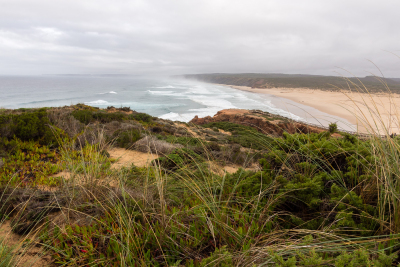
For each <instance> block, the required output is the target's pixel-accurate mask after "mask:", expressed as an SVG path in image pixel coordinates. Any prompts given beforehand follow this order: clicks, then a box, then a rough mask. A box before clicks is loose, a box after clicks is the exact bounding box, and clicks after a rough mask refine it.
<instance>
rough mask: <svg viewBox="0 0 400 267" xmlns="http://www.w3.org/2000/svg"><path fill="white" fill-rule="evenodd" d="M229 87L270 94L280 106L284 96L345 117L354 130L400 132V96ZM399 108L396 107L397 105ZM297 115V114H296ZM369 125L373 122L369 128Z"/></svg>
mask: <svg viewBox="0 0 400 267" xmlns="http://www.w3.org/2000/svg"><path fill="white" fill-rule="evenodd" d="M219 85H223V86H229V87H231V88H233V89H237V90H242V91H247V92H252V93H257V94H264V95H273V96H276V97H279V98H280V100H279V101H280V102H282V103H281V104H282V106H283V107H287V105H286V106H285V102H287V101H285V99H289V100H291V101H294V102H296V103H298V104H301V105H305V106H308V107H312V108H315V109H316V110H318V111H320V112H323V113H327V114H330V115H333V116H336V117H339V118H342V119H345V120H347V121H348V122H350V123H351V124H353V125H355V127H356V129H357V131H359V132H362V133H368V132H371V131H374V132H375V133H379V134H385V130H384V128H385V127H386V128H388V129H389V128H390V129H389V134H391V133H400V127H399V125H398V122H400V112H399V111H400V95H399V94H384V93H381V94H367V93H355V92H350V91H340V92H331V91H322V90H317V89H307V88H268V89H264V88H251V87H247V86H234V85H226V84H219ZM397 107H398V108H397ZM296 115H297V114H296ZM370 125H374V126H373V127H372V128H371V126H370Z"/></svg>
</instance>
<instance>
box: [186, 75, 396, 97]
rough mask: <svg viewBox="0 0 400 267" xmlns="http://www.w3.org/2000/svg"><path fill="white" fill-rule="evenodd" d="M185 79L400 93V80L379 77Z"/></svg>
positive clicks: (267, 76) (289, 76) (270, 76)
mask: <svg viewBox="0 0 400 267" xmlns="http://www.w3.org/2000/svg"><path fill="white" fill-rule="evenodd" d="M183 77H184V78H186V79H195V80H199V81H203V82H210V83H217V84H227V85H235V86H248V87H252V88H309V89H318V90H324V91H340V90H353V91H356V92H362V93H364V92H370V93H380V92H392V93H399V92H400V80H399V79H397V78H392V79H390V78H381V77H376V76H366V77H350V78H343V77H340V76H322V75H304V74H279V73H270V74H268V73H235V74H230V73H210V74H187V75H184V76H183ZM382 85H384V86H382ZM389 87H390V90H389Z"/></svg>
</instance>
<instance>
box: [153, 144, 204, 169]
mask: <svg viewBox="0 0 400 267" xmlns="http://www.w3.org/2000/svg"><path fill="white" fill-rule="evenodd" d="M157 161H158V162H159V165H160V167H161V168H163V169H164V170H168V171H173V170H177V169H179V168H186V167H188V166H190V165H197V164H200V163H201V162H203V161H204V159H203V158H202V157H201V156H199V155H198V154H196V153H195V152H194V151H193V150H191V149H187V148H179V149H175V150H174V151H173V152H172V153H170V154H168V155H167V156H165V157H160V158H158V159H157Z"/></svg>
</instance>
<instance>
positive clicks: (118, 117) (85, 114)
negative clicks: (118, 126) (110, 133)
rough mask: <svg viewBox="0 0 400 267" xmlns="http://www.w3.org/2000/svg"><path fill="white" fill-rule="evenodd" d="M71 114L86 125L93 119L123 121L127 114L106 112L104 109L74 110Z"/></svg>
mask: <svg viewBox="0 0 400 267" xmlns="http://www.w3.org/2000/svg"><path fill="white" fill-rule="evenodd" d="M72 116H73V117H74V118H75V119H77V120H78V121H80V122H82V123H83V124H85V125H87V124H89V123H92V122H94V121H98V122H100V123H108V122H112V121H123V120H124V119H126V118H127V115H126V114H124V113H121V112H114V113H107V112H104V111H96V112H94V111H91V110H74V111H73V112H72Z"/></svg>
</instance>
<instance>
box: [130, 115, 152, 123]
mask: <svg viewBox="0 0 400 267" xmlns="http://www.w3.org/2000/svg"><path fill="white" fill-rule="evenodd" d="M129 117H130V118H132V119H134V120H137V121H142V122H147V123H149V122H151V121H152V120H153V117H152V116H150V115H149V114H146V113H135V114H132V115H129Z"/></svg>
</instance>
